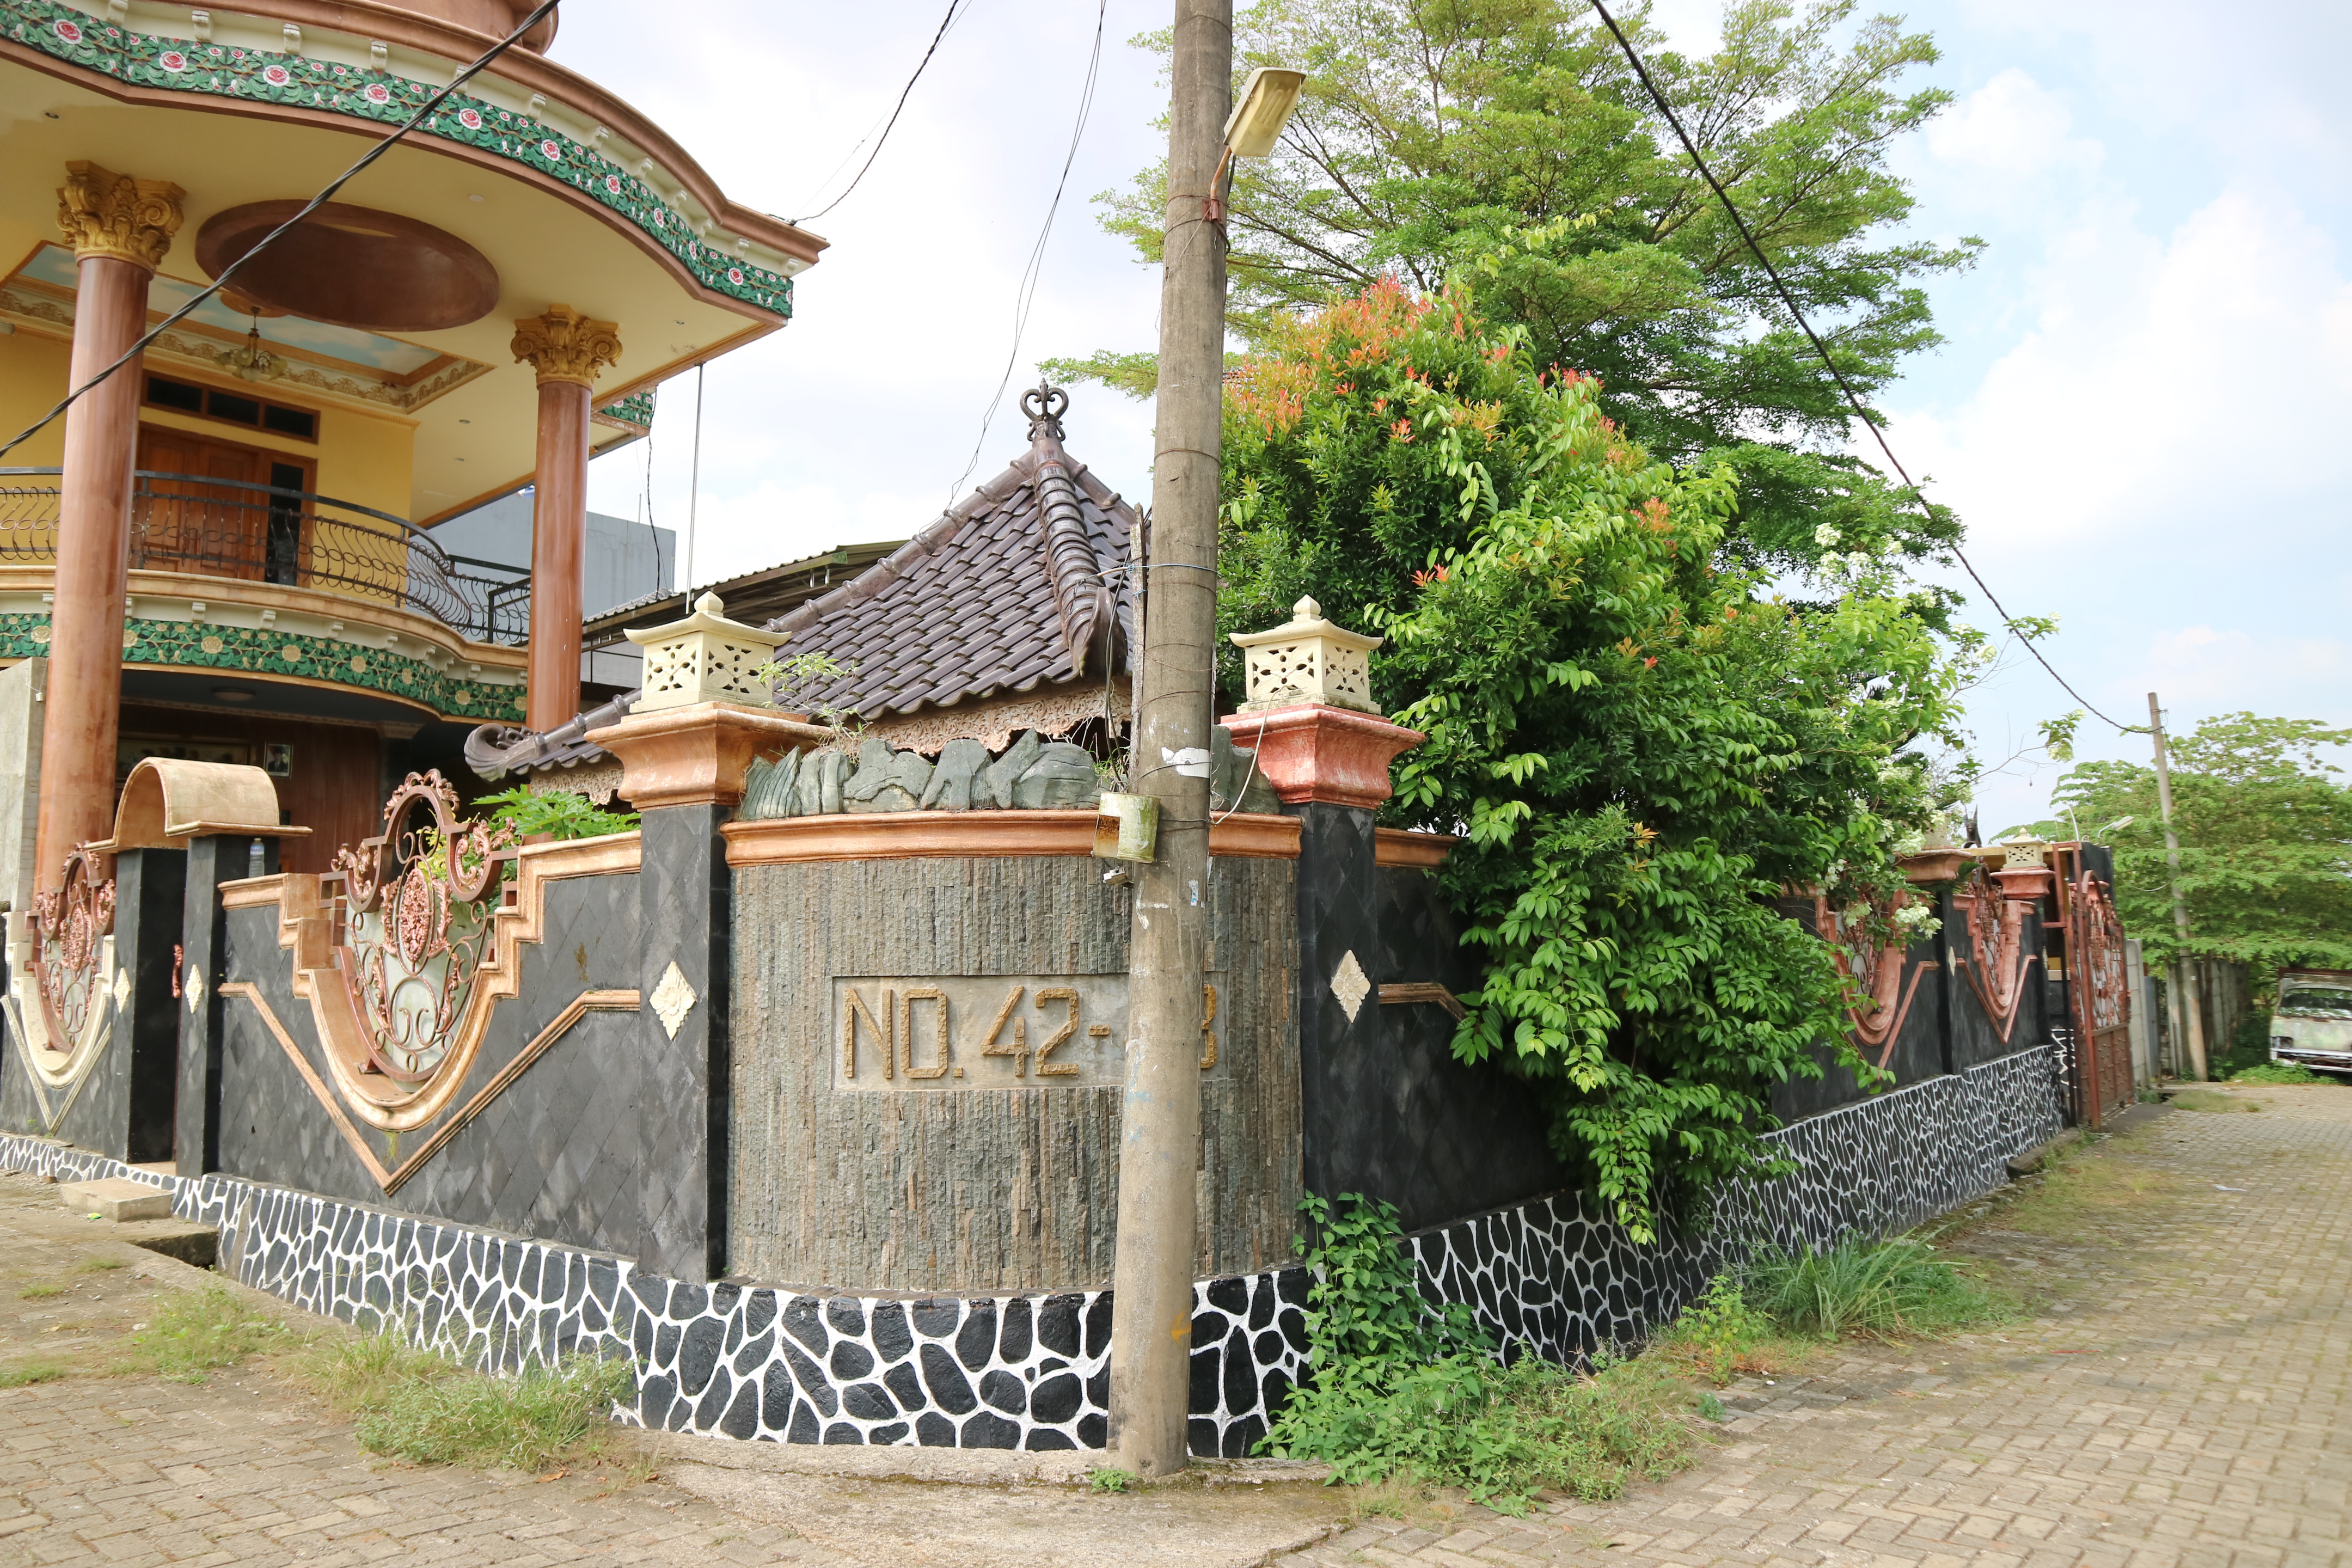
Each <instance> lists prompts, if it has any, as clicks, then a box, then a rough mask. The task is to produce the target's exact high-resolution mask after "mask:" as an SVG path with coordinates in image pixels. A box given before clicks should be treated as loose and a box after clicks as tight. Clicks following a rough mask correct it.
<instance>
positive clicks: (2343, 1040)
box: [2271, 969, 2352, 1073]
mask: <svg viewBox="0 0 2352 1568" xmlns="http://www.w3.org/2000/svg"><path fill="white" fill-rule="evenodd" d="M2271 1060H2273V1061H2274V1062H2300V1063H2301V1064H2302V1065H2303V1066H2305V1067H2307V1068H2316V1069H2317V1070H2319V1071H2321V1072H2340V1073H2352V969H2283V970H2281V971H2279V994H2278V1005H2277V1006H2276V1007H2275V1008H2273V1010H2272V1013H2271Z"/></svg>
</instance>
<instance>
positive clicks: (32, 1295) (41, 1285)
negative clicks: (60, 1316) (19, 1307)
mask: <svg viewBox="0 0 2352 1568" xmlns="http://www.w3.org/2000/svg"><path fill="white" fill-rule="evenodd" d="M65 1293H66V1288H65V1287H64V1286H62V1285H52V1284H50V1283H49V1282H48V1281H47V1280H46V1279H37V1280H35V1281H34V1282H33V1283H32V1284H30V1285H27V1286H26V1287H25V1288H24V1289H22V1290H19V1291H17V1292H16V1295H17V1299H18V1300H26V1301H46V1300H48V1299H49V1298H50V1297H52V1296H62V1295H64V1294H65Z"/></svg>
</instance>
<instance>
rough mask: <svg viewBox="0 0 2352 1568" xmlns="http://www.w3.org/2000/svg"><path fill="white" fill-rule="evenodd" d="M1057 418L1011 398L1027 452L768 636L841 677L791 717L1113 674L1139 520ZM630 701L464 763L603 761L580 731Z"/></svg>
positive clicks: (953, 701)
mask: <svg viewBox="0 0 2352 1568" xmlns="http://www.w3.org/2000/svg"><path fill="white" fill-rule="evenodd" d="M1066 405H1067V399H1066V397H1065V396H1064V395H1063V394H1062V393H1061V392H1060V391H1059V390H1058V389H1056V388H1054V387H1050V386H1040V387H1038V388H1037V389H1035V390H1034V391H1032V392H1030V393H1028V394H1027V395H1024V397H1023V398H1022V406H1023V408H1024V410H1026V411H1027V412H1028V414H1029V416H1030V423H1029V449H1028V450H1027V451H1026V452H1024V453H1023V454H1022V455H1021V456H1020V457H1018V458H1014V459H1013V462H1012V464H1011V465H1010V466H1008V467H1007V468H1005V469H1004V471H1003V472H1002V473H1000V474H998V475H996V476H995V477H994V478H993V479H989V480H988V481H987V482H985V483H983V484H982V485H981V486H980V487H979V488H978V489H975V490H973V491H972V492H971V495H969V496H967V497H965V498H964V500H961V501H960V502H959V503H957V504H956V505H955V506H954V507H952V508H950V510H948V511H947V512H946V513H944V514H943V515H941V516H940V519H939V520H938V521H935V522H933V523H932V524H931V525H930V526H929V527H928V528H925V529H924V530H922V531H920V532H919V533H918V534H916V535H915V537H914V538H912V539H910V540H908V542H906V543H904V544H902V545H900V546H899V547H898V549H896V550H894V551H892V552H890V553H889V554H887V555H886V556H884V557H883V558H882V559H881V560H879V561H877V562H876V563H874V564H872V565H871V566H869V567H867V568H866V570H865V571H864V572H863V573H861V574H858V575H857V576H856V577H855V578H853V579H851V580H850V581H849V582H847V583H845V584H842V585H841V586H839V587H836V588H835V589H833V590H832V591H831V592H829V593H826V594H824V595H821V596H817V597H814V598H811V599H809V600H807V601H806V602H805V603H803V604H801V605H796V606H795V607H793V608H792V609H790V610H788V611H786V612H785V613H784V614H783V615H782V616H777V617H775V618H774V619H772V620H770V621H769V622H768V623H767V629H768V630H770V631H777V632H782V633H784V634H785V636H786V638H787V641H786V643H785V645H784V646H783V647H782V649H780V650H779V652H780V653H781V654H782V655H783V656H785V657H789V656H791V655H793V654H795V653H803V652H821V653H824V654H826V655H829V656H830V657H831V658H834V659H835V660H836V661H838V662H839V663H841V664H844V665H845V666H848V667H849V668H850V670H851V673H849V674H847V675H844V676H841V677H838V678H835V679H823V680H818V681H814V682H807V683H803V685H801V686H799V687H796V688H794V689H791V690H789V691H787V692H785V693H783V697H784V700H786V702H787V703H788V704H789V705H790V706H792V707H793V708H796V709H802V710H807V711H816V710H820V709H825V708H831V709H835V710H842V711H845V712H846V711H856V712H857V713H859V714H860V715H862V716H863V717H865V718H866V719H867V720H869V721H870V720H877V719H881V718H885V717H888V716H894V715H899V714H909V713H914V712H917V711H919V710H922V709H925V708H953V707H955V706H956V705H957V704H959V703H961V702H964V701H968V700H981V699H985V698H989V697H994V696H1001V695H1007V694H1012V693H1027V692H1031V691H1034V690H1036V689H1039V688H1041V687H1044V688H1048V689H1050V688H1053V687H1059V686H1066V685H1071V684H1075V683H1076V682H1078V681H1080V680H1086V681H1093V682H1099V681H1101V680H1103V679H1105V677H1106V674H1108V675H1110V676H1112V677H1117V676H1120V675H1123V674H1124V673H1125V672H1126V669H1127V647H1128V642H1129V635H1130V632H1131V629H1132V624H1133V605H1131V603H1130V601H1129V588H1128V584H1127V580H1126V571H1125V568H1126V565H1127V557H1128V542H1129V533H1130V530H1131V529H1133V527H1134V526H1135V524H1136V521H1137V516H1136V512H1135V509H1134V508H1132V507H1130V506H1129V505H1128V504H1127V503H1126V502H1125V501H1124V500H1120V499H1119V498H1118V495H1116V494H1115V493H1113V492H1112V491H1111V490H1110V489H1108V487H1107V486H1105V485H1104V484H1103V483H1102V482H1101V481H1100V480H1099V479H1096V478H1095V476H1094V475H1093V474H1092V473H1091V472H1089V471H1088V470H1087V467H1086V465H1084V464H1083V463H1080V462H1078V461H1076V459H1075V458H1071V457H1070V456H1069V454H1068V453H1067V452H1066V451H1065V450H1064V448H1063V447H1062V439H1063V435H1062V425H1061V418H1060V416H1061V414H1062V411H1063V409H1064V408H1065V407H1066ZM722 596H723V595H722ZM731 608H732V606H731V605H730V610H731ZM635 696H636V694H635V692H629V693H625V695H624V696H622V697H620V698H616V699H614V701H612V702H609V703H606V704H604V706H603V707H602V708H599V709H595V710H591V711H590V712H589V713H586V714H583V715H581V717H580V718H577V719H573V720H572V721H569V722H567V723H565V724H562V725H560V726H558V727H557V728H556V729H555V730H554V731H551V732H550V733H548V734H547V735H544V736H541V735H536V734H533V733H531V732H530V731H518V730H513V729H509V728H503V727H499V726H490V725H485V726H483V727H482V728H481V729H479V730H477V731H475V732H474V734H473V735H472V736H471V737H470V738H469V739H468V740H467V746H466V760H467V763H469V764H471V765H472V766H473V768H474V769H475V771H476V772H478V773H482V774H483V775H484V776H485V777H493V778H494V777H497V776H499V773H503V772H506V771H509V770H517V769H520V770H525V771H536V770H538V769H541V768H547V767H560V766H574V765H577V764H578V763H581V762H583V761H587V760H590V759H593V757H596V756H598V755H601V752H600V749H599V748H597V747H596V746H594V745H593V744H591V743H590V742H587V741H586V740H585V739H584V736H585V733H586V731H588V730H590V729H593V728H596V727H598V726H599V725H601V724H608V723H611V722H613V721H614V720H616V719H618V718H619V717H620V716H621V714H623V713H625V712H626V711H627V704H628V703H629V702H630V701H632V700H634V699H635Z"/></svg>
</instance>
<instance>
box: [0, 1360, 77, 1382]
mask: <svg viewBox="0 0 2352 1568" xmlns="http://www.w3.org/2000/svg"><path fill="white" fill-rule="evenodd" d="M68 1370H69V1369H68V1367H67V1366H66V1364H65V1363H63V1362H56V1361H26V1362H18V1363H16V1365H15V1366H0V1388H26V1387H29V1386H31V1385H32V1384H36V1383H55V1382H56V1381H57V1380H58V1379H59V1378H61V1377H63V1376H65V1375H66V1373H67V1372H68Z"/></svg>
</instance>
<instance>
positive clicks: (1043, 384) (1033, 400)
mask: <svg viewBox="0 0 2352 1568" xmlns="http://www.w3.org/2000/svg"><path fill="white" fill-rule="evenodd" d="M1069 406H1070V395H1069V394H1068V393H1066V392H1064V391H1063V390H1062V389H1061V388H1060V387H1058V386H1055V384H1053V383H1052V382H1050V381H1047V380H1046V379H1045V377H1044V376H1042V375H1041V376H1039V377H1038V378H1037V384H1036V385H1035V386H1034V388H1032V389H1031V390H1029V391H1027V392H1024V393H1023V394H1022V395H1021V412H1022V413H1024V414H1026V415H1027V416H1029V439H1031V440H1032V441H1037V440H1042V439H1044V438H1045V437H1052V438H1053V439H1055V440H1056V441H1059V440H1060V439H1062V415H1063V412H1064V411H1065V410H1066V409H1067V408H1068V407H1069Z"/></svg>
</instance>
